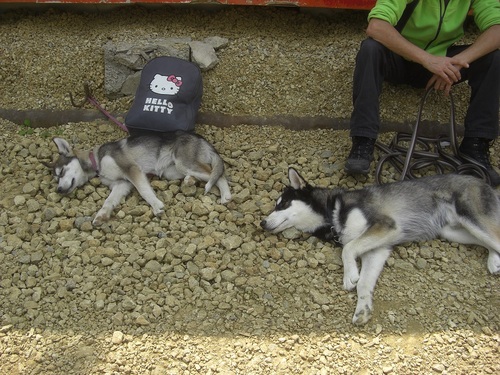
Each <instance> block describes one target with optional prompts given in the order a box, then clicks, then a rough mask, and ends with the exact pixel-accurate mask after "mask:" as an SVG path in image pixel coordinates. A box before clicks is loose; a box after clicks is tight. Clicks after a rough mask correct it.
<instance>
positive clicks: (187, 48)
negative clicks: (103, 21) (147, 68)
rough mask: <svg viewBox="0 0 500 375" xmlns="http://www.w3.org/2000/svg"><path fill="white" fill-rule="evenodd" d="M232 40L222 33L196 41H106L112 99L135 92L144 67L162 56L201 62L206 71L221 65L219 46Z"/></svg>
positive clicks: (106, 85) (107, 88)
mask: <svg viewBox="0 0 500 375" xmlns="http://www.w3.org/2000/svg"><path fill="white" fill-rule="evenodd" d="M227 43H228V40H227V39H225V38H220V37H211V38H207V39H205V40H204V41H193V40H191V38H166V39H155V40H149V41H141V42H137V43H136V44H132V43H114V42H111V41H109V42H108V43H106V44H105V45H104V64H105V66H104V89H105V92H106V95H107V96H108V98H110V99H116V98H119V97H123V96H133V95H135V92H136V90H137V87H138V86H139V81H140V79H141V70H142V68H143V67H144V65H146V63H147V62H148V61H149V60H151V59H153V58H155V57H158V56H173V57H178V58H180V59H184V60H189V61H192V62H194V63H195V64H197V65H198V66H199V67H200V69H201V70H202V71H204V70H209V69H212V68H213V67H215V66H216V65H217V63H218V62H219V59H218V58H217V54H216V53H215V51H216V50H218V49H220V48H223V47H224V46H226V45H227Z"/></svg>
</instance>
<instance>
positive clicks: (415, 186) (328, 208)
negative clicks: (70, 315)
mask: <svg viewBox="0 0 500 375" xmlns="http://www.w3.org/2000/svg"><path fill="white" fill-rule="evenodd" d="M288 178H289V181H290V185H289V186H287V187H286V188H285V189H284V191H283V194H282V195H281V197H280V198H278V200H277V202H276V207H275V209H274V210H273V212H272V213H271V214H270V215H269V216H268V217H267V218H266V219H264V220H263V221H262V222H261V226H262V228H264V229H265V230H267V231H271V232H273V233H277V232H281V231H283V230H285V229H287V228H291V227H294V228H296V229H298V230H300V231H303V232H308V233H312V234H313V235H315V236H317V237H320V238H323V239H327V240H334V241H337V242H338V243H340V244H341V245H342V246H343V249H342V262H343V265H344V288H345V289H347V290H352V289H354V288H355V287H357V295H358V302H357V306H356V311H355V313H354V316H353V319H352V321H353V323H354V324H365V323H366V322H368V320H369V319H370V318H371V315H372V311H373V307H372V306H373V301H372V297H373V291H374V289H375V284H376V282H377V279H378V277H379V275H380V273H381V272H382V269H383V267H384V264H385V261H386V260H387V258H388V257H389V255H390V253H391V250H392V247H393V246H394V245H396V244H400V243H404V242H410V241H425V240H430V239H434V238H437V237H441V238H443V239H446V240H449V241H452V242H458V243H462V244H475V245H480V246H483V247H485V248H486V249H488V250H489V256H488V270H489V271H490V272H491V273H492V274H499V273H500V195H499V193H498V192H497V191H495V190H494V189H493V188H491V187H490V186H489V185H488V184H486V183H484V182H483V181H482V180H480V179H478V178H476V177H472V176H463V175H452V174H448V175H437V176H432V177H424V178H421V179H416V180H409V181H401V182H395V183H390V184H385V185H376V186H369V187H365V188H364V189H360V190H350V191H348V190H343V189H340V188H334V189H327V188H321V187H313V186H311V185H310V184H309V183H307V182H306V180H304V178H302V177H301V176H300V175H299V173H298V172H297V171H296V170H295V169H293V168H290V169H289V171H288ZM357 258H361V270H358V266H357V263H356V259H357Z"/></svg>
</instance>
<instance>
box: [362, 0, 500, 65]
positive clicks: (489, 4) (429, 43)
mask: <svg viewBox="0 0 500 375" xmlns="http://www.w3.org/2000/svg"><path fill="white" fill-rule="evenodd" d="M411 2H412V0H378V1H377V3H376V4H375V6H374V7H373V9H372V10H371V12H370V13H369V15H368V20H370V19H372V18H378V19H381V20H384V21H387V22H389V23H390V24H391V25H393V26H396V24H397V23H398V20H399V18H400V17H401V15H402V14H403V11H404V9H405V7H406V4H408V3H411ZM471 8H472V11H473V16H474V21H475V23H476V25H477V26H478V27H479V30H480V31H481V32H483V31H484V30H486V29H488V28H489V27H491V26H493V25H498V24H500V1H499V0H449V3H448V5H447V6H446V7H445V0H420V1H419V3H418V5H417V6H416V8H415V10H414V11H413V13H412V15H411V17H410V18H409V20H408V22H407V23H406V26H405V27H404V28H403V30H402V31H401V35H403V36H404V37H405V38H406V39H407V40H409V41H410V42H411V43H413V44H415V45H417V46H418V47H420V48H422V49H425V50H426V51H427V52H429V53H431V54H433V55H436V56H445V55H446V50H447V49H448V47H450V46H451V45H452V44H453V43H455V42H457V41H458V40H460V39H461V38H462V37H463V35H464V29H463V23H464V21H465V19H466V17H467V13H468V12H469V10H470V9H471Z"/></svg>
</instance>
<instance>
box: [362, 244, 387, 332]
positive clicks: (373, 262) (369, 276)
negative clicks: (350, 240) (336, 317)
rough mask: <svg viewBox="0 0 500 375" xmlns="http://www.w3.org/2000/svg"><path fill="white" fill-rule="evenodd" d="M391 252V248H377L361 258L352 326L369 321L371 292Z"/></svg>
mask: <svg viewBox="0 0 500 375" xmlns="http://www.w3.org/2000/svg"><path fill="white" fill-rule="evenodd" d="M391 251H392V249H391V248H378V249H374V250H372V251H369V252H367V253H365V254H363V255H362V256H361V273H360V276H359V281H358V285H357V292H358V302H357V305H356V311H355V312H354V316H353V317H352V322H353V324H357V325H362V324H365V323H366V322H368V320H370V318H371V316H372V312H373V291H374V290H375V285H376V284H377V280H378V278H379V276H380V273H381V272H382V270H383V268H384V265H385V262H386V260H387V258H389V255H390V254H391Z"/></svg>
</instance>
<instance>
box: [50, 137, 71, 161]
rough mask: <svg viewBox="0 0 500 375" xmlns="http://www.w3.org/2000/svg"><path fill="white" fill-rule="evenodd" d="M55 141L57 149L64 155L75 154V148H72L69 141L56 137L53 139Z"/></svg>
mask: <svg viewBox="0 0 500 375" xmlns="http://www.w3.org/2000/svg"><path fill="white" fill-rule="evenodd" d="M53 141H54V143H55V144H56V146H57V149H58V150H59V153H60V154H61V155H64V156H68V157H70V156H72V155H73V150H72V149H71V146H70V145H69V143H68V142H67V141H66V140H65V139H62V138H54V139H53Z"/></svg>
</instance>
